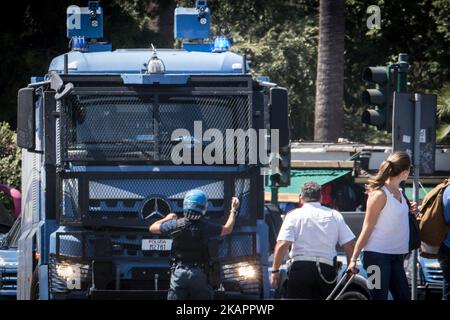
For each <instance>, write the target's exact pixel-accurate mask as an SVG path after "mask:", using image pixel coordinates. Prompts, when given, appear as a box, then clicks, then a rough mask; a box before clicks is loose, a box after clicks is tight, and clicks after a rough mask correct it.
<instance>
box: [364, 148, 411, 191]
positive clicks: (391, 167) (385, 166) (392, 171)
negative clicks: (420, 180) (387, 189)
mask: <svg viewBox="0 0 450 320" xmlns="http://www.w3.org/2000/svg"><path fill="white" fill-rule="evenodd" d="M410 167H411V159H410V157H409V155H408V154H407V153H406V152H404V151H397V152H394V153H392V154H391V155H390V156H389V157H388V158H387V159H386V160H384V161H383V162H382V163H381V165H380V168H379V169H378V173H377V174H376V175H375V176H372V177H370V178H369V184H368V186H367V189H368V191H369V192H370V191H373V190H377V189H380V188H381V187H382V186H383V185H384V184H385V182H386V180H387V179H388V178H390V177H396V176H398V175H399V174H400V173H402V172H403V171H406V170H408V169H409V168H410Z"/></svg>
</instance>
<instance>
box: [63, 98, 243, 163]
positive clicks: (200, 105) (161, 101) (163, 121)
mask: <svg viewBox="0 0 450 320" xmlns="http://www.w3.org/2000/svg"><path fill="white" fill-rule="evenodd" d="M63 113H64V115H63V119H64V120H63V122H64V124H65V125H64V130H65V131H64V134H63V136H64V144H65V153H64V154H65V160H67V161H92V160H94V161H109V160H111V161H117V160H127V161H132V160H146V161H149V160H171V156H172V149H173V147H174V146H175V145H177V144H178V143H180V141H184V142H186V141H189V144H190V145H191V146H194V145H195V144H196V143H201V142H200V141H198V139H199V137H198V136H195V132H194V122H196V121H199V122H201V127H202V128H201V132H200V133H199V134H201V135H202V136H203V133H204V132H205V131H207V130H208V129H216V130H218V132H220V133H221V134H222V135H223V137H224V139H223V141H224V144H225V136H226V129H242V130H248V129H249V128H250V127H251V123H250V119H251V116H250V100H249V97H248V96H246V95H243V96H103V95H72V96H70V97H69V98H68V99H67V101H66V103H65V104H64V108H63ZM177 129H185V130H187V131H188V132H189V136H186V135H181V138H180V136H179V135H174V131H175V130H177ZM194 136H195V138H194ZM180 139H181V140H180ZM186 139H187V140H186ZM200 139H201V137H200ZM207 144H209V142H205V143H203V147H205V146H206V145H207ZM223 147H224V146H223ZM223 150H225V148H223ZM234 154H235V158H236V159H247V154H248V148H247V147H243V145H242V144H241V145H239V146H238V148H237V150H235V151H234Z"/></svg>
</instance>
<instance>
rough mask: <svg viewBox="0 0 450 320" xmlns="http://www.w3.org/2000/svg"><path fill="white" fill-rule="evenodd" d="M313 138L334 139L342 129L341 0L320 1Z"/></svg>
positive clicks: (342, 34)
mask: <svg viewBox="0 0 450 320" xmlns="http://www.w3.org/2000/svg"><path fill="white" fill-rule="evenodd" d="M319 10H320V17H319V54H318V61H317V80H316V107H315V121H314V140H315V141H337V139H338V138H339V137H340V136H341V134H342V131H343V108H342V104H343V92H344V88H343V86H344V29H345V18H344V11H345V5H344V0H320V8H319Z"/></svg>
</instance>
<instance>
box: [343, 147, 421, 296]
mask: <svg viewBox="0 0 450 320" xmlns="http://www.w3.org/2000/svg"><path fill="white" fill-rule="evenodd" d="M410 168H411V160H410V158H409V155H408V154H407V153H406V152H395V153H393V154H391V155H390V156H389V157H388V158H387V159H386V160H385V161H383V163H382V164H381V165H380V169H379V171H378V174H377V175H376V176H375V177H372V178H371V179H369V185H368V195H369V197H368V199H367V210H366V216H365V218H364V224H363V228H362V230H361V234H360V236H359V238H358V241H357V242H356V245H355V249H354V251H353V255H352V258H351V263H350V264H349V269H351V270H352V272H354V273H356V272H357V270H356V267H355V266H356V262H357V260H358V257H359V255H360V253H361V251H364V252H363V266H364V268H365V269H366V270H367V272H368V275H369V276H370V278H371V280H372V279H373V280H374V282H375V283H373V282H372V281H371V284H372V285H374V288H373V289H371V290H370V293H371V297H372V299H374V300H386V299H387V297H388V292H389V291H390V292H391V293H392V296H393V297H394V299H396V300H408V299H409V288H408V281H407V279H406V274H405V270H404V268H403V260H404V257H405V255H406V254H407V253H408V250H409V248H408V244H409V220H408V214H409V211H410V210H411V211H413V212H415V211H417V205H416V204H415V203H411V204H410V205H409V204H408V203H407V200H406V199H405V197H404V196H403V194H402V191H401V189H400V183H401V182H402V181H405V180H406V179H407V178H408V176H409V171H410ZM410 206H411V209H410Z"/></svg>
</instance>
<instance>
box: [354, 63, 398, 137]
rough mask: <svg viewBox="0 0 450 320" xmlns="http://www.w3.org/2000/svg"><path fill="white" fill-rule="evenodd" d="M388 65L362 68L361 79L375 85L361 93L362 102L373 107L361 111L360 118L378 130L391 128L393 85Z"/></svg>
mask: <svg viewBox="0 0 450 320" xmlns="http://www.w3.org/2000/svg"><path fill="white" fill-rule="evenodd" d="M390 70H392V69H391V68H390V66H387V67H369V68H366V69H364V72H363V80H364V81H366V82H369V83H373V84H375V85H376V87H375V88H374V89H366V90H364V91H363V93H362V102H363V104H366V105H369V106H372V107H375V109H367V110H365V111H364V112H363V114H362V117H361V120H362V122H363V123H365V124H370V125H372V126H376V127H377V129H378V130H385V131H390V130H391V122H392V120H391V118H392V95H393V92H394V87H393V85H392V82H391V81H390V80H391V79H390V78H391V77H390V74H391V72H390Z"/></svg>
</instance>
